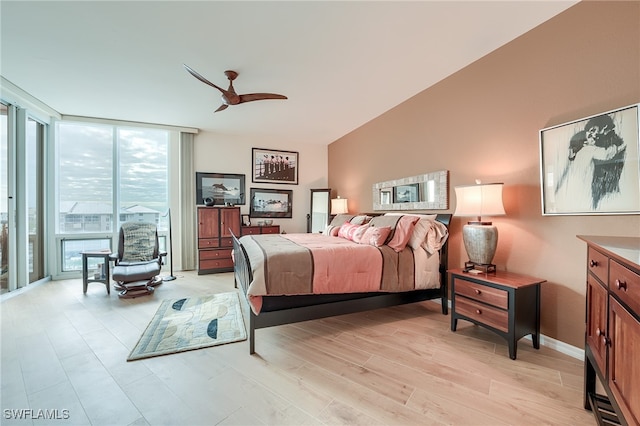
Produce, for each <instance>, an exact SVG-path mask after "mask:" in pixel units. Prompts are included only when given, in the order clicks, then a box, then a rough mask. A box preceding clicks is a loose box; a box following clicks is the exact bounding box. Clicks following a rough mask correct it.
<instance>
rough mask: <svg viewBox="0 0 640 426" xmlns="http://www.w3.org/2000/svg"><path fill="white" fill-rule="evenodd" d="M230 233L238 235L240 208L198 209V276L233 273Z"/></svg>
mask: <svg viewBox="0 0 640 426" xmlns="http://www.w3.org/2000/svg"><path fill="white" fill-rule="evenodd" d="M232 232H233V234H235V235H240V207H198V275H202V274H211V273H216V272H230V271H233V259H232V258H231V249H232V248H233V240H232V238H231V233H232Z"/></svg>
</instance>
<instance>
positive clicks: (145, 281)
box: [111, 222, 167, 298]
mask: <svg viewBox="0 0 640 426" xmlns="http://www.w3.org/2000/svg"><path fill="white" fill-rule="evenodd" d="M166 255H167V253H166V252H160V250H159V247H158V230H157V228H156V225H155V224H153V223H146V222H125V223H123V224H122V226H121V227H120V235H119V238H118V251H117V252H116V253H113V254H112V255H111V260H113V261H114V263H115V266H114V267H113V280H114V281H115V282H116V283H115V285H114V287H115V288H116V290H119V291H120V293H119V294H118V296H119V297H121V298H133V297H138V296H143V295H146V294H151V293H153V291H154V287H155V286H157V285H159V284H162V278H160V276H159V274H160V269H161V268H162V264H163V261H162V258H163V257H164V256H166Z"/></svg>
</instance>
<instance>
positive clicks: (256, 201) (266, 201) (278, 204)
mask: <svg viewBox="0 0 640 426" xmlns="http://www.w3.org/2000/svg"><path fill="white" fill-rule="evenodd" d="M292 201H293V191H292V190H290V189H284V190H280V189H264V188H251V202H250V209H249V216H250V217H284V218H290V217H292V210H291V205H292V204H293V203H292Z"/></svg>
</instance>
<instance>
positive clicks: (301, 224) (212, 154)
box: [194, 132, 327, 233]
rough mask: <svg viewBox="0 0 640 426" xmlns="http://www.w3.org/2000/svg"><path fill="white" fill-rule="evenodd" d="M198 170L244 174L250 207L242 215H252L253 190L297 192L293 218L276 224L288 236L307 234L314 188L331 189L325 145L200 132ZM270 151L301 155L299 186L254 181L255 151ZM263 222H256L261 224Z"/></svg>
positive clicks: (243, 210)
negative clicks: (252, 178)
mask: <svg viewBox="0 0 640 426" xmlns="http://www.w3.org/2000/svg"><path fill="white" fill-rule="evenodd" d="M194 145H195V146H194V151H195V152H194V167H195V169H196V170H195V171H197V172H208V173H238V174H244V175H246V176H245V183H246V199H247V204H245V205H244V206H240V211H241V213H242V214H249V204H248V202H249V193H250V188H273V189H286V190H289V189H290V190H292V191H293V207H292V216H293V218H291V219H274V221H273V223H274V224H275V225H280V229H281V230H284V231H286V232H288V233H291V232H306V231H307V218H306V215H307V213H309V206H310V202H311V201H310V198H311V192H310V191H309V190H310V189H312V188H326V187H327V148H326V146H324V145H309V144H305V145H302V144H298V143H296V142H287V141H282V140H276V139H275V138H269V137H268V136H261V137H256V138H241V137H238V136H235V135H221V134H217V133H213V132H200V133H198V135H196V137H195V144H194ZM252 148H268V149H278V150H283V151H296V152H298V160H299V164H300V169H299V173H298V185H289V184H264V183H253V182H252V181H251V149H252ZM257 220H260V219H254V220H253V221H254V222H255V221H257Z"/></svg>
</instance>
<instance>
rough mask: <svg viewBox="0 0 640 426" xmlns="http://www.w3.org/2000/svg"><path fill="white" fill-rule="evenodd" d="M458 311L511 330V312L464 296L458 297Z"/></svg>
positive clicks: (491, 324)
mask: <svg viewBox="0 0 640 426" xmlns="http://www.w3.org/2000/svg"><path fill="white" fill-rule="evenodd" d="M456 285H457V283H456ZM456 312H457V313H459V314H461V315H464V316H467V317H469V318H471V319H474V320H476V321H479V322H481V323H483V324H486V325H489V326H491V327H493V328H497V329H498V330H501V331H504V332H505V333H507V332H508V331H509V313H508V312H507V311H503V310H501V309H497V308H494V307H492V306H488V305H484V304H482V303H478V302H475V301H473V300H470V299H467V298H464V297H456Z"/></svg>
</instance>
